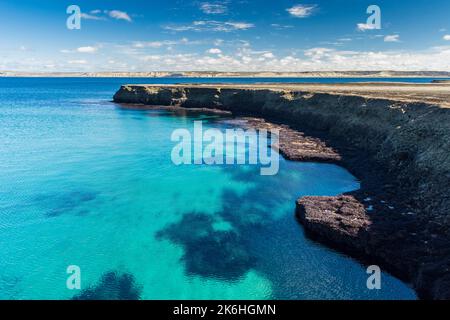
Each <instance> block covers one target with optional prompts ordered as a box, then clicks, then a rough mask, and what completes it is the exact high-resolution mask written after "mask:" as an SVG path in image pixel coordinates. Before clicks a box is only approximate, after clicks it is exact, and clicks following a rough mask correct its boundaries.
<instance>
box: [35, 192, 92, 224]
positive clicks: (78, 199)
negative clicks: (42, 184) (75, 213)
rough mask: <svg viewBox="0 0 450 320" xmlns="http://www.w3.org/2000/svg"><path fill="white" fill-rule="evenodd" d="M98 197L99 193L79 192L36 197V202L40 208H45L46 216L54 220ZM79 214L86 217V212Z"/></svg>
mask: <svg viewBox="0 0 450 320" xmlns="http://www.w3.org/2000/svg"><path fill="white" fill-rule="evenodd" d="M97 196H98V192H93V191H89V190H78V191H70V192H65V193H61V194H49V195H42V196H39V197H36V198H35V201H36V202H37V203H38V205H39V206H42V207H44V208H45V209H44V210H45V215H46V216H47V217H49V218H53V217H58V216H60V215H62V214H65V213H67V212H69V211H72V210H75V209H76V208H77V207H78V206H80V205H81V204H83V203H85V202H89V201H92V200H94V199H96V198H97ZM79 214H80V215H85V214H86V210H82V211H80V212H79Z"/></svg>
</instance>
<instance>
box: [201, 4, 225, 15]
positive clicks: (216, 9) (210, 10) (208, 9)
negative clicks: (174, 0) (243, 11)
mask: <svg viewBox="0 0 450 320" xmlns="http://www.w3.org/2000/svg"><path fill="white" fill-rule="evenodd" d="M200 10H202V11H203V12H204V13H206V14H224V13H226V12H227V10H228V8H227V6H226V5H225V4H223V3H216V2H214V3H211V2H203V3H202V4H200Z"/></svg>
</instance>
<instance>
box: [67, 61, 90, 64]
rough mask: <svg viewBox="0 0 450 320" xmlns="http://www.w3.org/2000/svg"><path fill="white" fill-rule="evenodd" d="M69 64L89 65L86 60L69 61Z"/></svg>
mask: <svg viewBox="0 0 450 320" xmlns="http://www.w3.org/2000/svg"><path fill="white" fill-rule="evenodd" d="M67 62H68V63H69V64H87V61H86V60H69V61H67Z"/></svg>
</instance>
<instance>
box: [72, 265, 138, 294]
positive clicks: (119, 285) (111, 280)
mask: <svg viewBox="0 0 450 320" xmlns="http://www.w3.org/2000/svg"><path fill="white" fill-rule="evenodd" d="M141 291H142V288H141V287H140V286H139V285H137V284H136V282H135V278H134V276H133V275H132V274H130V273H123V274H121V273H118V272H114V271H110V272H107V273H105V274H104V275H103V276H102V277H101V278H100V281H99V283H98V284H97V285H95V286H93V287H90V288H87V289H85V290H83V291H81V293H79V294H77V295H76V296H74V297H73V298H72V299H73V300H139V299H140V296H141Z"/></svg>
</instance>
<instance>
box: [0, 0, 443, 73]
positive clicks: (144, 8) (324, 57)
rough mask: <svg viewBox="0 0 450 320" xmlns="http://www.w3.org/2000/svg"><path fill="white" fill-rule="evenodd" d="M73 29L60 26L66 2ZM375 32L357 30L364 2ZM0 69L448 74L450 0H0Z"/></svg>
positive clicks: (63, 22)
mask: <svg viewBox="0 0 450 320" xmlns="http://www.w3.org/2000/svg"><path fill="white" fill-rule="evenodd" d="M72 4H75V5H78V6H79V7H80V8H81V11H82V18H81V29H80V30H69V29H68V28H67V27H66V19H67V18H68V16H69V15H68V14H67V13H66V9H67V7H68V6H69V5H72ZM372 4H376V5H378V6H379V7H380V9H381V29H379V30H376V29H370V28H369V29H367V28H364V25H365V23H366V20H367V18H368V16H369V15H368V14H367V13H366V9H367V7H368V6H369V5H372ZM0 10H1V13H2V19H0V30H1V34H2V41H1V42H0V70H3V71H4V70H10V71H163V70H167V71H181V70H217V71H261V70H268V71H314V70H379V69H396V70H444V71H450V18H449V13H450V1H448V0H434V1H433V0H429V1H425V0H416V1H400V0H397V1H394V0H390V1H365V0H310V1H291V0H277V1H256V0H253V1H250V0H248V1H246V0H222V1H202V0H199V1H189V0H187V1H178V0H174V1H170V0H165V1H162V0H161V1H160V0H154V1H151V0H147V1H144V0H128V1H123V0H121V1H96V0H78V1H77V0H72V1H65V0H53V1H50V0H40V1H30V0H22V1H4V0H2V1H1V2H0Z"/></svg>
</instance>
